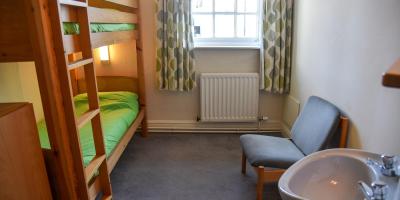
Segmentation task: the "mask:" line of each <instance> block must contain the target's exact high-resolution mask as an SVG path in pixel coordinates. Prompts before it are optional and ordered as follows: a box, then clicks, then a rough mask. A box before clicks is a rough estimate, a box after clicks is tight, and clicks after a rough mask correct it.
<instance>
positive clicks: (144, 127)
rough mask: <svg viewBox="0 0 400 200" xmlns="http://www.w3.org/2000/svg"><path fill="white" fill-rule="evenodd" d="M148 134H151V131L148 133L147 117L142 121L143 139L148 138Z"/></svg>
mask: <svg viewBox="0 0 400 200" xmlns="http://www.w3.org/2000/svg"><path fill="white" fill-rule="evenodd" d="M148 133H149V131H148V126H147V117H146V116H145V117H144V118H143V121H142V131H141V132H140V135H141V136H142V137H147V136H148Z"/></svg>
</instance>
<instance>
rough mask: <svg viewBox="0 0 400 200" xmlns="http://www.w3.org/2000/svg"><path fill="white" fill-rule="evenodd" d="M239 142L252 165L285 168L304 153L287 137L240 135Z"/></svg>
mask: <svg viewBox="0 0 400 200" xmlns="http://www.w3.org/2000/svg"><path fill="white" fill-rule="evenodd" d="M240 143H241V145H242V148H243V151H244V153H245V155H246V157H247V160H248V161H249V163H250V164H251V165H252V166H254V167H258V166H265V167H273V168H282V169H287V168H289V167H290V166H291V165H292V164H293V163H295V162H296V161H298V160H300V159H301V158H303V157H304V154H303V153H302V152H301V151H300V150H299V149H298V148H297V147H296V145H294V144H293V143H292V142H291V141H290V140H289V139H287V138H279V137H271V136H263V135H242V136H240Z"/></svg>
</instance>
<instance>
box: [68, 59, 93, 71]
mask: <svg viewBox="0 0 400 200" xmlns="http://www.w3.org/2000/svg"><path fill="white" fill-rule="evenodd" d="M90 63H93V58H88V59H82V60H78V61H75V62H71V63H69V64H68V69H69V70H72V69H75V68H78V67H82V66H85V65H87V64H90Z"/></svg>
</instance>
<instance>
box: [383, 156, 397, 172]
mask: <svg viewBox="0 0 400 200" xmlns="http://www.w3.org/2000/svg"><path fill="white" fill-rule="evenodd" d="M381 158H382V163H383V167H384V168H385V169H393V168H394V162H395V156H391V155H385V154H383V155H382V156H381Z"/></svg>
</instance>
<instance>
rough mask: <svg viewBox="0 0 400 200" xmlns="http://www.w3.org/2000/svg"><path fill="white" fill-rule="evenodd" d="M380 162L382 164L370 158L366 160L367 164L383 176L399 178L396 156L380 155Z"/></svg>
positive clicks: (398, 165) (399, 166)
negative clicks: (377, 169) (376, 168)
mask: <svg viewBox="0 0 400 200" xmlns="http://www.w3.org/2000/svg"><path fill="white" fill-rule="evenodd" d="M381 160H382V164H381V163H379V162H377V161H375V160H372V159H371V158H368V159H367V164H369V165H373V166H377V167H378V168H379V169H380V171H381V173H382V174H383V175H385V176H390V177H396V176H400V174H399V173H400V172H399V168H400V163H399V162H398V161H396V156H388V155H382V156H381Z"/></svg>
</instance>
